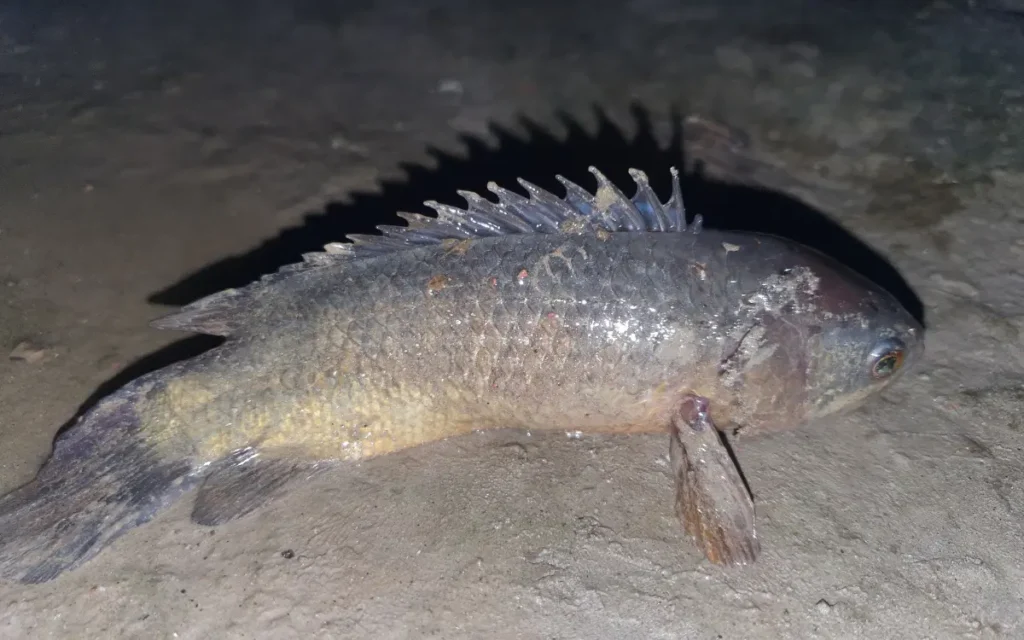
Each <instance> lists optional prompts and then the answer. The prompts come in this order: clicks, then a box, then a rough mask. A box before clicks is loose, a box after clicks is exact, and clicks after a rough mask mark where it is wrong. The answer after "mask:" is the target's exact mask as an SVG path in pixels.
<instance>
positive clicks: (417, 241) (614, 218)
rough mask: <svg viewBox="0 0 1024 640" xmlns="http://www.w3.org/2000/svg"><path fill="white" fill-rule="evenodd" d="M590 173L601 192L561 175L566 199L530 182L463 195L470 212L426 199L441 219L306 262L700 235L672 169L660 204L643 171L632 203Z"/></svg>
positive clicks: (415, 222)
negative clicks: (575, 236)
mask: <svg viewBox="0 0 1024 640" xmlns="http://www.w3.org/2000/svg"><path fill="white" fill-rule="evenodd" d="M589 171H590V173H592V174H594V177H596V178H597V191H596V192H595V193H593V194H591V193H589V192H588V191H587V190H586V189H584V188H583V187H581V186H579V185H577V184H575V183H573V182H570V181H569V180H566V179H565V178H563V177H562V176H556V177H557V179H558V181H559V182H561V183H562V185H563V186H564V187H565V191H566V194H565V196H564V197H561V198H559V197H558V196H556V195H554V194H553V193H551V192H549V191H545V190H544V189H541V188H540V187H537V186H535V185H533V184H530V183H529V182H527V181H525V180H519V181H518V182H519V184H520V185H521V186H522V187H523V189H525V190H526V192H527V194H529V195H528V196H521V195H519V194H518V193H514V192H512V191H508V190H507V189H503V188H501V187H499V186H498V185H496V184H494V183H493V182H492V183H490V184H488V185H487V190H488V191H490V192H491V193H493V194H494V195H495V196H497V199H498V201H497V202H493V201H491V200H487V199H485V198H483V197H481V196H480V195H478V194H476V193H473V192H469V191H459V192H458V194H459V195H460V196H462V197H463V198H464V199H465V200H466V207H465V208H459V207H453V206H450V205H444V204H439V203H437V202H434V201H428V202H426V203H425V204H426V206H428V207H430V208H431V209H434V211H436V212H437V217H429V216H423V215H418V214H412V213H400V214H398V215H399V216H400V217H402V218H404V219H405V220H406V221H407V222H408V223H409V225H408V226H405V227H397V226H390V225H381V226H379V227H377V228H378V229H379V230H380V231H381V233H382V234H383V235H379V236H377V235H358V236H348V239H349V240H351V242H347V243H342V242H335V243H331V244H329V245H327V246H326V247H325V251H326V254H327V255H328V256H329V258H328V257H325V254H307V256H306V260H307V261H313V262H316V263H318V265H319V264H327V263H329V262H330V260H331V259H338V258H343V259H350V258H358V257H363V256H370V255H379V254H381V253H390V252H393V251H401V250H403V249H411V248H414V247H419V246H423V245H429V244H440V243H442V242H444V241H445V240H463V239H467V238H486V237H490V236H500V235H512V234H518V233H567V232H571V231H574V230H576V229H580V230H584V229H597V228H601V229H604V230H605V231H609V232H616V231H667V232H672V231H675V232H682V231H699V229H700V226H701V220H700V216H697V218H696V219H694V221H693V224H692V225H690V226H687V224H686V210H685V207H684V206H683V199H682V195H681V193H680V188H679V172H678V171H677V170H676V169H675V168H672V169H671V172H672V195H671V197H670V198H669V200H668V201H667V202H664V203H662V202H660V201H659V200H658V197H657V196H656V195H655V193H654V190H653V189H651V186H650V183H649V182H648V179H647V175H646V174H645V173H644V172H643V171H640V170H638V169H630V170H629V175H630V176H631V177H632V178H633V181H634V182H636V186H637V191H636V194H635V195H634V196H633V197H632V198H629V197H627V196H626V195H625V194H623V193H622V191H620V190H619V189H618V187H616V186H615V185H614V184H613V183H612V182H611V180H609V179H608V178H606V177H605V176H604V174H602V173H601V172H600V171H598V169H597V168H596V167H590V168H589ZM578 223H582V225H581V224H578ZM314 256H318V257H314Z"/></svg>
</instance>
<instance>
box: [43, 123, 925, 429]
mask: <svg viewBox="0 0 1024 640" xmlns="http://www.w3.org/2000/svg"><path fill="white" fill-rule="evenodd" d="M633 117H634V119H635V126H634V127H633V134H632V135H630V134H627V133H626V132H624V131H623V129H622V128H620V127H619V126H617V125H616V124H614V123H613V122H612V121H611V120H610V119H609V117H608V116H607V115H606V114H605V113H604V112H603V111H601V110H600V109H598V110H597V121H598V122H597V127H596V129H594V130H591V131H588V130H587V128H585V127H584V126H583V125H582V124H581V123H580V121H579V120H578V119H576V118H574V117H572V116H571V115H568V114H561V115H560V119H561V121H562V124H563V127H564V128H565V133H563V134H561V135H559V134H556V133H553V132H552V131H549V130H547V129H544V128H543V127H542V126H540V125H538V124H537V123H535V122H533V121H530V120H527V119H523V120H521V121H520V122H519V127H518V128H519V129H520V130H521V132H522V133H519V132H516V131H515V130H513V129H510V128H506V127H502V126H499V125H494V126H492V128H491V136H492V138H493V140H492V141H488V140H485V139H483V138H480V137H474V136H469V135H464V136H462V137H461V140H462V142H463V143H464V145H465V148H466V152H465V153H464V154H460V155H453V154H449V153H446V152H443V151H439V150H436V149H432V150H431V155H433V156H434V158H435V162H436V166H435V167H434V168H427V167H423V166H418V165H405V166H403V167H402V168H403V169H404V170H405V171H406V173H407V177H406V179H404V180H401V181H391V182H385V183H383V184H382V185H381V186H380V191H379V192H375V193H356V194H353V195H352V196H351V198H350V199H349V201H348V202H345V203H332V204H330V205H328V206H327V207H326V209H325V210H323V211H319V212H315V213H311V214H309V215H308V216H307V217H306V219H305V221H304V223H303V224H302V225H301V226H299V227H294V228H290V229H286V230H284V231H283V232H281V233H280V234H279V235H278V236H276V237H274V238H271V239H269V240H267V241H266V242H264V243H263V244H261V245H260V246H258V247H256V248H254V249H252V250H251V251H249V252H247V253H245V254H243V255H239V256H232V257H228V258H225V259H223V260H220V261H218V262H215V263H213V264H211V265H208V266H206V267H204V268H202V269H200V270H199V271H197V272H196V273H194V274H192V275H190V276H188V277H186V278H185V279H183V280H181V281H180V282H177V283H175V284H173V285H171V286H170V287H168V288H166V289H163V290H162V291H159V292H157V293H155V294H153V295H152V296H151V297H150V298H149V300H150V302H154V303H157V304H164V305H173V306H178V305H183V304H187V303H189V302H192V301H193V300H196V299H198V298H201V297H203V296H206V295H209V294H212V293H215V292H217V291H220V290H222V289H225V288H228V287H240V286H244V285H246V284H248V283H249V282H252V281H253V280H255V279H258V278H259V277H260V276H262V275H264V274H267V273H271V272H273V271H276V270H277V269H278V268H280V267H281V266H284V265H286V264H290V263H294V262H297V261H299V260H301V259H302V254H303V253H306V252H312V251H320V250H321V249H322V247H323V245H324V244H326V243H328V242H332V241H338V240H341V239H343V238H344V237H345V236H346V235H347V234H350V233H375V232H376V225H379V224H404V222H403V221H402V220H401V219H400V218H398V217H397V216H396V215H395V213H396V212H398V211H413V212H420V213H427V214H431V213H432V212H431V211H430V210H429V209H427V208H426V207H424V206H423V201H425V200H431V199H433V200H437V201H439V202H442V203H446V204H452V205H457V206H460V205H463V204H464V202H463V201H462V199H461V198H460V197H459V196H458V195H457V194H456V190H457V189H465V190H471V191H477V192H480V193H486V185H487V183H488V182H489V181H492V180H493V181H495V182H497V183H498V184H499V185H501V186H504V187H505V188H509V189H514V190H517V191H520V192H522V189H520V188H519V186H518V184H517V183H516V179H517V178H520V177H522V178H524V179H526V180H528V181H530V182H532V183H534V184H536V185H538V186H540V187H542V188H546V189H549V190H551V191H553V192H554V193H557V194H561V193H562V188H561V185H560V184H559V183H558V182H557V181H556V180H555V175H556V174H561V175H563V176H565V177H567V178H569V179H570V180H573V181H575V182H577V183H578V184H580V185H582V186H584V187H586V188H588V189H592V188H593V186H594V185H595V181H594V178H593V176H591V175H590V174H589V173H588V171H587V167H588V166H590V165H594V166H597V167H598V168H600V169H601V171H602V172H603V173H605V175H607V176H608V177H609V178H610V179H612V180H613V181H614V182H616V183H617V184H618V185H619V186H620V187H622V188H624V190H625V192H626V193H627V194H628V195H632V193H633V190H632V189H633V184H632V181H631V180H630V179H629V176H628V174H627V169H629V168H631V167H635V168H638V169H641V170H643V171H645V172H646V173H647V175H648V176H649V177H650V179H651V185H652V186H653V187H654V189H655V191H657V193H658V194H659V195H661V196H662V199H665V198H666V197H667V194H668V190H669V188H670V174H669V167H673V166H675V167H679V168H680V169H681V170H682V169H683V168H685V167H691V166H692V165H693V162H691V161H689V159H688V158H687V156H686V149H684V148H683V147H684V144H683V141H684V137H685V136H684V131H683V124H682V118H681V117H679V116H678V115H677V116H674V117H673V119H672V123H673V126H672V134H671V136H670V138H669V140H668V141H667V144H659V142H658V139H657V137H656V135H655V132H654V127H653V124H652V122H651V117H650V113H649V112H648V111H647V110H646V109H645V108H643V107H641V106H634V108H633ZM683 195H684V199H685V201H686V205H687V210H688V212H689V215H690V216H691V217H692V216H693V215H694V214H696V213H700V214H702V215H703V216H704V220H705V224H706V226H707V227H709V228H723V229H740V230H749V231H760V232H765V233H772V234H775V235H779V236H783V237H787V238H791V239H793V240H796V241H798V242H802V243H803V244H806V245H808V246H811V247H813V248H815V249H818V250H819V251H821V252H823V253H825V254H828V255H830V256H832V257H833V258H835V259H837V260H839V261H840V262H843V263H845V264H846V265H848V266H849V267H851V268H853V269H854V270H856V271H858V272H860V273H861V274H862V275H864V276H866V277H867V278H869V279H870V280H873V281H874V282H876V283H877V284H879V285H880V286H882V287H884V288H886V289H888V290H889V291H890V292H891V293H892V294H893V295H895V296H896V297H897V298H898V299H899V300H900V302H902V303H903V305H904V306H905V307H906V308H907V309H908V311H910V312H911V313H912V314H913V315H914V316H915V317H916V318H917V319H918V320H919V321H921V322H922V324H923V322H924V308H923V305H922V303H921V300H920V299H919V298H918V297H917V295H915V294H914V292H913V291H912V290H911V288H910V286H909V285H908V284H907V282H906V281H905V280H904V279H903V278H902V276H900V274H899V272H898V271H897V270H896V269H895V268H894V267H893V266H892V265H891V264H890V263H889V262H887V261H886V260H885V259H884V258H883V257H882V256H881V255H880V254H878V253H877V252H876V251H874V250H873V249H872V248H871V247H869V246H868V245H866V244H865V243H864V242H862V241H860V240H859V239H857V238H856V237H855V236H853V235H852V234H850V233H849V232H847V231H846V230H844V229H843V228H842V227H841V226H840V225H839V224H837V223H836V222H835V221H833V220H832V219H830V218H829V217H828V216H827V215H826V214H824V213H822V212H821V211H818V210H816V209H814V208H812V207H810V206H808V205H806V204H804V203H803V202H801V201H799V200H797V199H795V198H793V197H790V196H788V195H786V194H784V193H780V192H775V191H771V190H768V189H765V188H757V187H751V186H742V185H738V184H730V183H726V182H721V181H715V180H711V179H707V178H704V177H702V176H701V175H699V172H697V173H690V174H688V175H685V176H684V179H683ZM221 341H222V340H221V339H220V338H213V337H207V336H198V337H191V338H187V339H185V340H182V341H179V342H176V343H174V344H172V345H170V346H168V347H166V348H164V349H162V350H160V351H158V352H156V353H154V354H151V355H149V356H146V357H144V358H142V359H140V360H138V361H136V362H135V363H133V364H132V365H130V366H129V367H127V368H126V369H125V370H123V371H122V372H121V373H119V374H118V375H116V376H115V377H113V378H112V379H111V380H109V381H107V382H106V383H104V384H103V385H101V386H100V388H99V389H97V390H96V392H95V393H93V394H92V395H91V396H90V398H89V399H88V400H87V401H86V403H85V404H83V406H82V407H81V408H80V411H79V415H80V414H81V413H82V412H84V411H85V410H87V409H88V408H89V407H91V406H92V405H93V404H94V403H95V402H96V401H98V400H99V399H100V398H102V397H103V396H105V395H107V394H109V393H111V392H112V391H114V390H115V389H117V388H119V387H120V386H122V385H124V384H125V383H127V382H128V381H130V380H132V379H134V378H137V377H138V376H140V375H142V374H144V373H147V372H149V371H153V370H155V369H158V368H160V367H163V366H166V365H168V364H171V363H172V362H175V361H178V360H182V359H185V358H189V357H192V356H195V355H197V354H199V353H201V352H203V351H205V350H207V349H209V348H211V347H213V346H215V345H217V344H219V343H220V342H221ZM62 431H63V429H62Z"/></svg>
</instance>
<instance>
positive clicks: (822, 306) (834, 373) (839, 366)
mask: <svg viewBox="0 0 1024 640" xmlns="http://www.w3.org/2000/svg"><path fill="white" fill-rule="evenodd" d="M821 262H822V263H823V264H822V266H821V267H818V269H819V271H821V272H822V273H823V274H824V275H823V276H822V279H821V283H820V287H819V291H818V293H817V301H816V308H815V309H814V310H813V311H811V312H810V313H809V315H808V317H807V318H804V319H803V320H804V322H805V323H806V324H807V326H809V327H811V328H812V329H813V330H814V331H815V332H816V333H817V339H816V340H814V341H813V342H812V343H810V344H809V345H808V353H807V378H806V381H805V386H806V389H807V397H806V399H805V402H806V405H807V407H806V408H807V415H806V420H815V419H818V418H821V417H824V416H828V415H833V414H840V413H845V412H847V411H849V410H852V409H855V408H857V407H858V406H861V405H862V404H864V403H865V402H867V401H870V399H871V398H873V397H877V395H878V394H879V393H880V392H881V391H882V390H884V389H886V388H887V387H889V386H891V385H892V384H893V383H894V382H896V381H897V380H899V379H900V378H901V377H902V376H903V375H904V373H905V372H906V371H907V370H909V369H911V368H913V366H914V365H915V363H916V362H918V361H919V360H920V359H921V358H922V356H923V355H924V327H923V326H922V325H921V323H920V322H918V320H917V319H916V318H915V317H914V316H913V315H912V314H911V313H910V312H909V311H907V309H906V308H905V307H904V306H903V305H902V304H900V302H899V301H898V300H897V299H896V298H895V297H894V296H892V295H891V294H890V293H889V292H888V291H886V290H884V289H883V288H881V287H879V286H878V285H876V284H874V283H873V282H870V281H869V280H867V279H866V278H863V277H862V276H860V275H859V274H857V273H854V272H852V271H849V270H847V269H845V268H843V267H841V266H839V265H834V264H828V263H825V261H824V260H822V261H821Z"/></svg>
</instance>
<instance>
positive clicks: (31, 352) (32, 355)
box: [7, 341, 46, 364]
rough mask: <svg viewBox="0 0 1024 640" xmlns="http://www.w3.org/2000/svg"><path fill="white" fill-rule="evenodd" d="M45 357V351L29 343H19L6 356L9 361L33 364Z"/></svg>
mask: <svg viewBox="0 0 1024 640" xmlns="http://www.w3.org/2000/svg"><path fill="white" fill-rule="evenodd" d="M45 356H46V349H44V348H42V347H40V346H38V345H35V344H32V343H31V342H27V341H24V342H19V343H18V345H17V346H16V347H14V349H13V350H12V351H11V353H10V354H9V355H8V356H7V357H8V358H10V359H11V360H18V361H20V362H27V363H29V364H35V363H37V362H39V361H40V360H42V359H43V358H44V357H45Z"/></svg>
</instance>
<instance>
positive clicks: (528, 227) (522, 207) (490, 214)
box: [152, 167, 702, 336]
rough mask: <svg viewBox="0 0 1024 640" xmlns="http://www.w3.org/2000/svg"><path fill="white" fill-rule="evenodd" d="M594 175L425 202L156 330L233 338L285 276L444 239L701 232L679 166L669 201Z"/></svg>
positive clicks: (640, 183) (641, 176) (193, 307)
mask: <svg viewBox="0 0 1024 640" xmlns="http://www.w3.org/2000/svg"><path fill="white" fill-rule="evenodd" d="M589 171H590V173H592V174H593V175H594V177H596V178H597V191H596V192H594V193H593V194H591V193H589V192H588V191H587V190H586V189H584V188H583V187H581V186H579V185H577V184H575V183H573V182H570V181H569V180H566V179H565V178H563V177H562V176H556V177H557V179H558V181H559V182H560V183H562V185H563V186H564V187H565V191H566V194H565V196H564V197H561V198H559V197H558V196H556V195H554V194H553V193H551V192H549V191H545V190H543V189H541V188H540V187H537V186H535V185H532V184H530V183H529V182H526V181H525V180H519V181H518V182H519V184H520V185H521V186H522V187H523V189H525V190H526V192H527V194H529V195H528V196H521V195H519V194H518V193H514V192H512V191H508V190H506V189H502V188H501V187H499V186H498V185H496V184H494V183H493V182H492V183H490V184H488V185H487V190H488V191H490V192H491V193H493V194H494V195H495V196H497V199H498V201H497V202H493V201H491V200H487V199H485V198H483V197H481V196H480V195H478V194H476V193H472V192H469V191H459V192H458V194H459V195H460V196H462V197H463V198H464V199H465V200H466V203H467V205H466V207H465V208H459V207H453V206H450V205H444V204H439V203H437V202H434V201H428V202H426V203H425V204H426V206H428V207H430V208H431V209H434V211H436V212H437V216H436V217H432V216H425V215H421V214H417V213H404V212H403V213H399V214H398V216H399V217H401V218H403V219H404V220H405V221H406V222H407V226H404V227H402V226H394V225H381V226H378V227H377V229H378V230H380V232H381V235H362V234H354V235H349V236H348V237H347V239H348V240H349V242H332V243H330V244H328V245H325V246H324V250H323V251H322V252H316V253H307V254H305V255H303V261H302V262H299V263H296V264H290V265H287V266H285V267H282V268H281V269H280V270H279V271H278V272H277V273H272V274H269V275H266V276H263V277H262V278H261V279H260V280H259V281H257V282H254V283H252V284H250V285H248V286H246V287H243V288H242V289H228V290H226V291H221V292H219V293H215V294H213V295H211V296H207V297H205V298H202V299H200V300H197V301H196V302H193V303H191V304H189V305H187V306H185V307H182V308H181V309H179V310H178V311H177V312H176V313H174V314H171V315H169V316H166V317H164V318H161V319H159V320H156V321H154V322H153V323H152V324H153V326H154V327H156V328H158V329H177V330H179V331H194V332H198V333H207V334H211V335H218V336H227V335H231V334H232V333H235V332H236V331H237V330H238V329H239V328H240V326H241V325H242V324H244V321H245V318H246V317H247V313H246V308H247V307H248V306H249V305H250V304H251V302H252V300H253V298H254V296H253V294H254V293H255V292H256V291H258V290H260V289H262V288H265V287H266V286H267V285H269V284H271V283H272V282H275V281H277V280H279V279H281V278H284V277H287V276H289V275H291V274H294V273H296V272H300V271H308V270H311V269H317V268H321V267H329V266H331V265H335V264H338V262H339V261H346V260H353V259H358V258H368V257H373V256H379V255H381V254H385V253H394V252H398V251H405V250H408V249H414V248H416V247H422V246H429V245H439V244H442V243H445V242H446V241H447V242H450V241H452V240H465V239H472V238H487V237H493V236H502V235H515V234H529V233H548V234H554V233H584V232H594V231H597V230H604V231H606V232H611V233H614V232H617V231H652V232H676V233H681V232H684V231H689V232H692V233H698V232H699V231H700V229H701V226H702V220H701V217H700V216H699V215H698V216H696V217H695V218H694V220H693V223H692V224H690V225H689V226H687V224H686V210H685V207H684V206H683V198H682V195H681V190H680V187H679V171H678V170H677V169H676V168H675V167H673V168H671V169H670V171H671V173H672V195H671V197H670V198H669V199H668V201H667V202H664V203H662V202H660V201H659V200H658V197H657V196H656V195H655V193H654V190H653V189H651V186H650V184H649V182H648V180H647V175H646V174H645V173H644V172H643V171H640V170H638V169H630V170H629V175H630V176H631V177H632V178H633V181H634V182H636V186H637V190H636V194H635V195H634V196H633V197H632V198H629V197H627V196H626V195H625V194H623V193H622V191H620V190H619V189H618V187H616V186H615V185H614V184H612V182H611V181H610V180H609V179H608V178H606V177H605V176H604V174H602V173H601V172H600V171H598V170H597V168H595V167H590V168H589Z"/></svg>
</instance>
